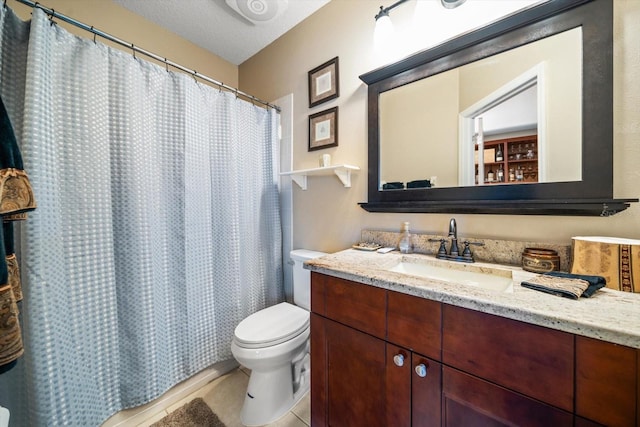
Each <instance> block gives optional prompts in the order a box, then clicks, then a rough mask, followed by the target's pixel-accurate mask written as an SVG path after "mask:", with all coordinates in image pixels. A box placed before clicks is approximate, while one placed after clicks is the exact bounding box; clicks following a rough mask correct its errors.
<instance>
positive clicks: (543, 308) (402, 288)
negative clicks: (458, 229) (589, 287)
mask: <svg viewBox="0 0 640 427" xmlns="http://www.w3.org/2000/svg"><path fill="white" fill-rule="evenodd" d="M432 260H435V258H434V257H433V256H430V255H420V254H410V255H403V254H400V253H399V252H395V251H394V252H390V253H387V254H380V253H377V252H366V251H359V250H355V249H347V250H344V251H341V252H337V253H335V254H330V255H326V256H323V257H321V258H316V259H313V260H310V261H307V262H305V268H307V269H308V270H311V271H316V272H318V273H323V274H327V275H329V276H335V277H340V278H343V279H347V280H351V281H354V282H358V283H363V284H366V285H371V286H375V287H378V288H383V289H389V290H392V291H396V292H401V293H404V294H409V295H415V296H418V297H422V298H427V299H430V300H434V301H440V302H443V303H446V304H451V305H455V306H459V307H465V308H469V309H472V310H478V311H481V312H484V313H489V314H495V315H498V316H502V317H505V318H509V319H514V320H519V321H523V322H527V323H531V324H535V325H540V326H545V327H548V328H551V329H556V330H559V331H564V332H569V333H573V334H577V335H582V336H586V337H591V338H596V339H600V340H604V341H608V342H612V343H616V344H621V345H625V346H629V347H634V348H640V294H637V293H636V294H633V293H629V292H621V291H616V290H613V289H607V288H602V289H600V290H598V291H597V292H596V293H595V294H594V295H593V296H592V297H591V298H580V299H578V300H572V299H568V298H561V297H558V296H555V295H550V294H546V293H544V292H538V291H534V290H531V289H527V288H524V287H522V286H520V281H521V280H522V279H524V278H525V277H530V275H531V273H528V272H525V271H523V270H522V269H521V268H519V267H513V266H503V265H496V264H487V263H474V264H464V263H456V262H451V261H442V260H435V262H437V263H442V264H438V265H439V266H440V265H441V266H444V267H445V268H448V267H449V268H454V269H465V268H468V267H465V266H469V265H471V266H473V267H472V268H474V269H476V270H477V269H495V268H498V269H504V270H511V271H512V272H513V277H514V283H513V288H512V290H509V291H508V292H502V291H494V290H486V289H482V288H476V287H473V286H469V285H462V284H454V283H447V282H445V281H440V280H435V279H426V278H422V277H417V276H411V275H407V274H403V273H396V272H391V271H387V270H388V269H389V268H392V267H394V266H395V265H397V264H398V263H399V262H400V261H413V262H418V263H420V262H425V261H426V262H432ZM528 275H529V276H528Z"/></svg>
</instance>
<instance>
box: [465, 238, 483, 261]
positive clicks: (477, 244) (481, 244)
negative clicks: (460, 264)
mask: <svg viewBox="0 0 640 427" xmlns="http://www.w3.org/2000/svg"><path fill="white" fill-rule="evenodd" d="M462 243H464V250H463V251H462V256H463V257H465V258H470V259H473V255H472V254H471V248H470V247H469V246H470V245H474V246H484V243H482V242H470V241H468V240H465V241H464V242H462Z"/></svg>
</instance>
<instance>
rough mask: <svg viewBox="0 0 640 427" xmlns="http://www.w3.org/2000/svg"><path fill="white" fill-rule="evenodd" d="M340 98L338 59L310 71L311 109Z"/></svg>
mask: <svg viewBox="0 0 640 427" xmlns="http://www.w3.org/2000/svg"><path fill="white" fill-rule="evenodd" d="M338 96H340V78H339V75H338V57H337V56H336V57H335V58H333V59H330V60H329V61H327V62H325V63H324V64H322V65H320V66H318V67H316V68H314V69H313V70H311V71H309V108H311V107H315V106H316V105H318V104H322V103H323V102H327V101H329V100H330V99H335V98H337V97H338Z"/></svg>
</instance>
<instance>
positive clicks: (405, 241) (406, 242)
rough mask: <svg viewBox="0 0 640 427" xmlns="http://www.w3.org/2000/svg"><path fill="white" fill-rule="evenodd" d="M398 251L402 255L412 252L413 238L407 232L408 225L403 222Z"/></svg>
mask: <svg viewBox="0 0 640 427" xmlns="http://www.w3.org/2000/svg"><path fill="white" fill-rule="evenodd" d="M398 250H399V251H400V252H401V253H403V254H410V253H411V252H413V238H412V237H411V233H410V232H409V223H408V222H403V223H402V227H401V229H400V239H399V240H398Z"/></svg>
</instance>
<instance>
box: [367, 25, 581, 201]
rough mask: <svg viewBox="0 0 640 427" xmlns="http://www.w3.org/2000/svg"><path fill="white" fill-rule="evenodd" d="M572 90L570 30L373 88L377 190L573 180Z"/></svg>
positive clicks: (574, 37) (576, 67)
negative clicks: (415, 78)
mask: <svg viewBox="0 0 640 427" xmlns="http://www.w3.org/2000/svg"><path fill="white" fill-rule="evenodd" d="M582 89H583V88H582V30H581V28H579V27H578V28H574V29H572V30H568V31H565V32H562V33H559V34H556V35H553V36H551V37H548V38H545V39H542V40H538V41H535V42H533V43H530V44H528V45H524V46H520V47H518V48H515V49H513V50H510V51H507V52H503V53H500V54H498V55H494V56H490V57H487V58H484V59H482V60H480V61H476V62H472V63H470V64H466V65H464V66H461V67H458V68H455V69H452V70H449V71H446V72H443V73H440V74H436V75H433V76H430V77H427V78H425V79H422V80H418V81H415V82H413V83H410V84H407V85H404V86H400V87H396V88H394V89H392V90H389V91H386V92H383V93H381V94H380V96H379V123H380V127H379V132H380V164H379V167H380V176H379V180H380V181H379V189H399V188H406V187H407V183H409V182H413V185H411V186H409V187H414V188H424V187H425V186H429V185H431V186H435V187H458V186H474V185H489V184H490V185H496V184H499V185H513V184H521V183H534V182H564V181H580V180H581V179H582V107H581V106H582ZM516 113H517V114H516ZM480 119H482V120H480ZM479 122H482V123H483V125H482V133H480V132H479V131H480V129H478V123H479ZM479 146H480V151H479V152H482V153H483V154H482V155H478V154H476V152H477V149H478V147H479ZM498 148H500V150H498ZM499 151H500V153H499ZM529 151H531V153H529ZM497 154H502V157H501V158H502V160H498V159H499V158H500V157H498V158H496V155H497ZM475 159H477V160H478V165H477V166H476V164H475V163H476V162H475ZM500 170H501V171H502V172H501V174H502V177H503V178H502V179H501V180H500V181H499V180H498V172H499V171H500ZM490 172H492V174H491V176H490V175H489V173H490ZM512 172H513V177H512V176H511V174H512ZM480 176H482V179H481V178H480ZM490 178H491V179H490ZM511 178H513V179H511ZM476 182H477V184H476ZM400 183H401V184H402V185H400ZM385 184H386V185H385Z"/></svg>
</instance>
